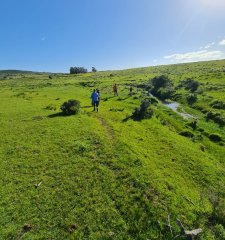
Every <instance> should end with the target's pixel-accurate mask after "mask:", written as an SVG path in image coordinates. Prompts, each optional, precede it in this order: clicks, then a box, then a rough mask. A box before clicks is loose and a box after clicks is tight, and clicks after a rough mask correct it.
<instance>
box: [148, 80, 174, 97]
mask: <svg viewBox="0 0 225 240" xmlns="http://www.w3.org/2000/svg"><path fill="white" fill-rule="evenodd" d="M149 84H150V86H151V88H150V93H151V94H153V95H154V96H156V97H158V98H159V99H161V100H165V99H168V98H171V97H172V96H173V94H174V92H175V90H174V87H173V83H172V81H171V80H170V79H169V78H168V77H167V76H164V75H162V76H159V77H154V78H153V79H151V80H150V81H149Z"/></svg>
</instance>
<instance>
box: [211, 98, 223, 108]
mask: <svg viewBox="0 0 225 240" xmlns="http://www.w3.org/2000/svg"><path fill="white" fill-rule="evenodd" d="M209 105H210V106H211V107H212V108H216V109H224V110H225V102H222V101H219V100H215V101H213V102H211V103H210V104H209Z"/></svg>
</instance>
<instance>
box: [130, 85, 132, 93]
mask: <svg viewBox="0 0 225 240" xmlns="http://www.w3.org/2000/svg"><path fill="white" fill-rule="evenodd" d="M132 91H133V87H132V85H130V93H132Z"/></svg>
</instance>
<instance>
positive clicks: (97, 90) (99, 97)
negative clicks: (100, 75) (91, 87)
mask: <svg viewBox="0 0 225 240" xmlns="http://www.w3.org/2000/svg"><path fill="white" fill-rule="evenodd" d="M96 92H97V93H98V101H99V102H100V99H101V96H100V91H99V89H98V88H97V89H96Z"/></svg>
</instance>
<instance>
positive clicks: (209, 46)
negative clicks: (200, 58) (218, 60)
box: [199, 42, 215, 50]
mask: <svg viewBox="0 0 225 240" xmlns="http://www.w3.org/2000/svg"><path fill="white" fill-rule="evenodd" d="M213 45H215V42H211V43H208V44H207V45H205V46H204V47H200V48H199V49H200V50H202V49H209V48H211V47H212V46H213Z"/></svg>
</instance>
